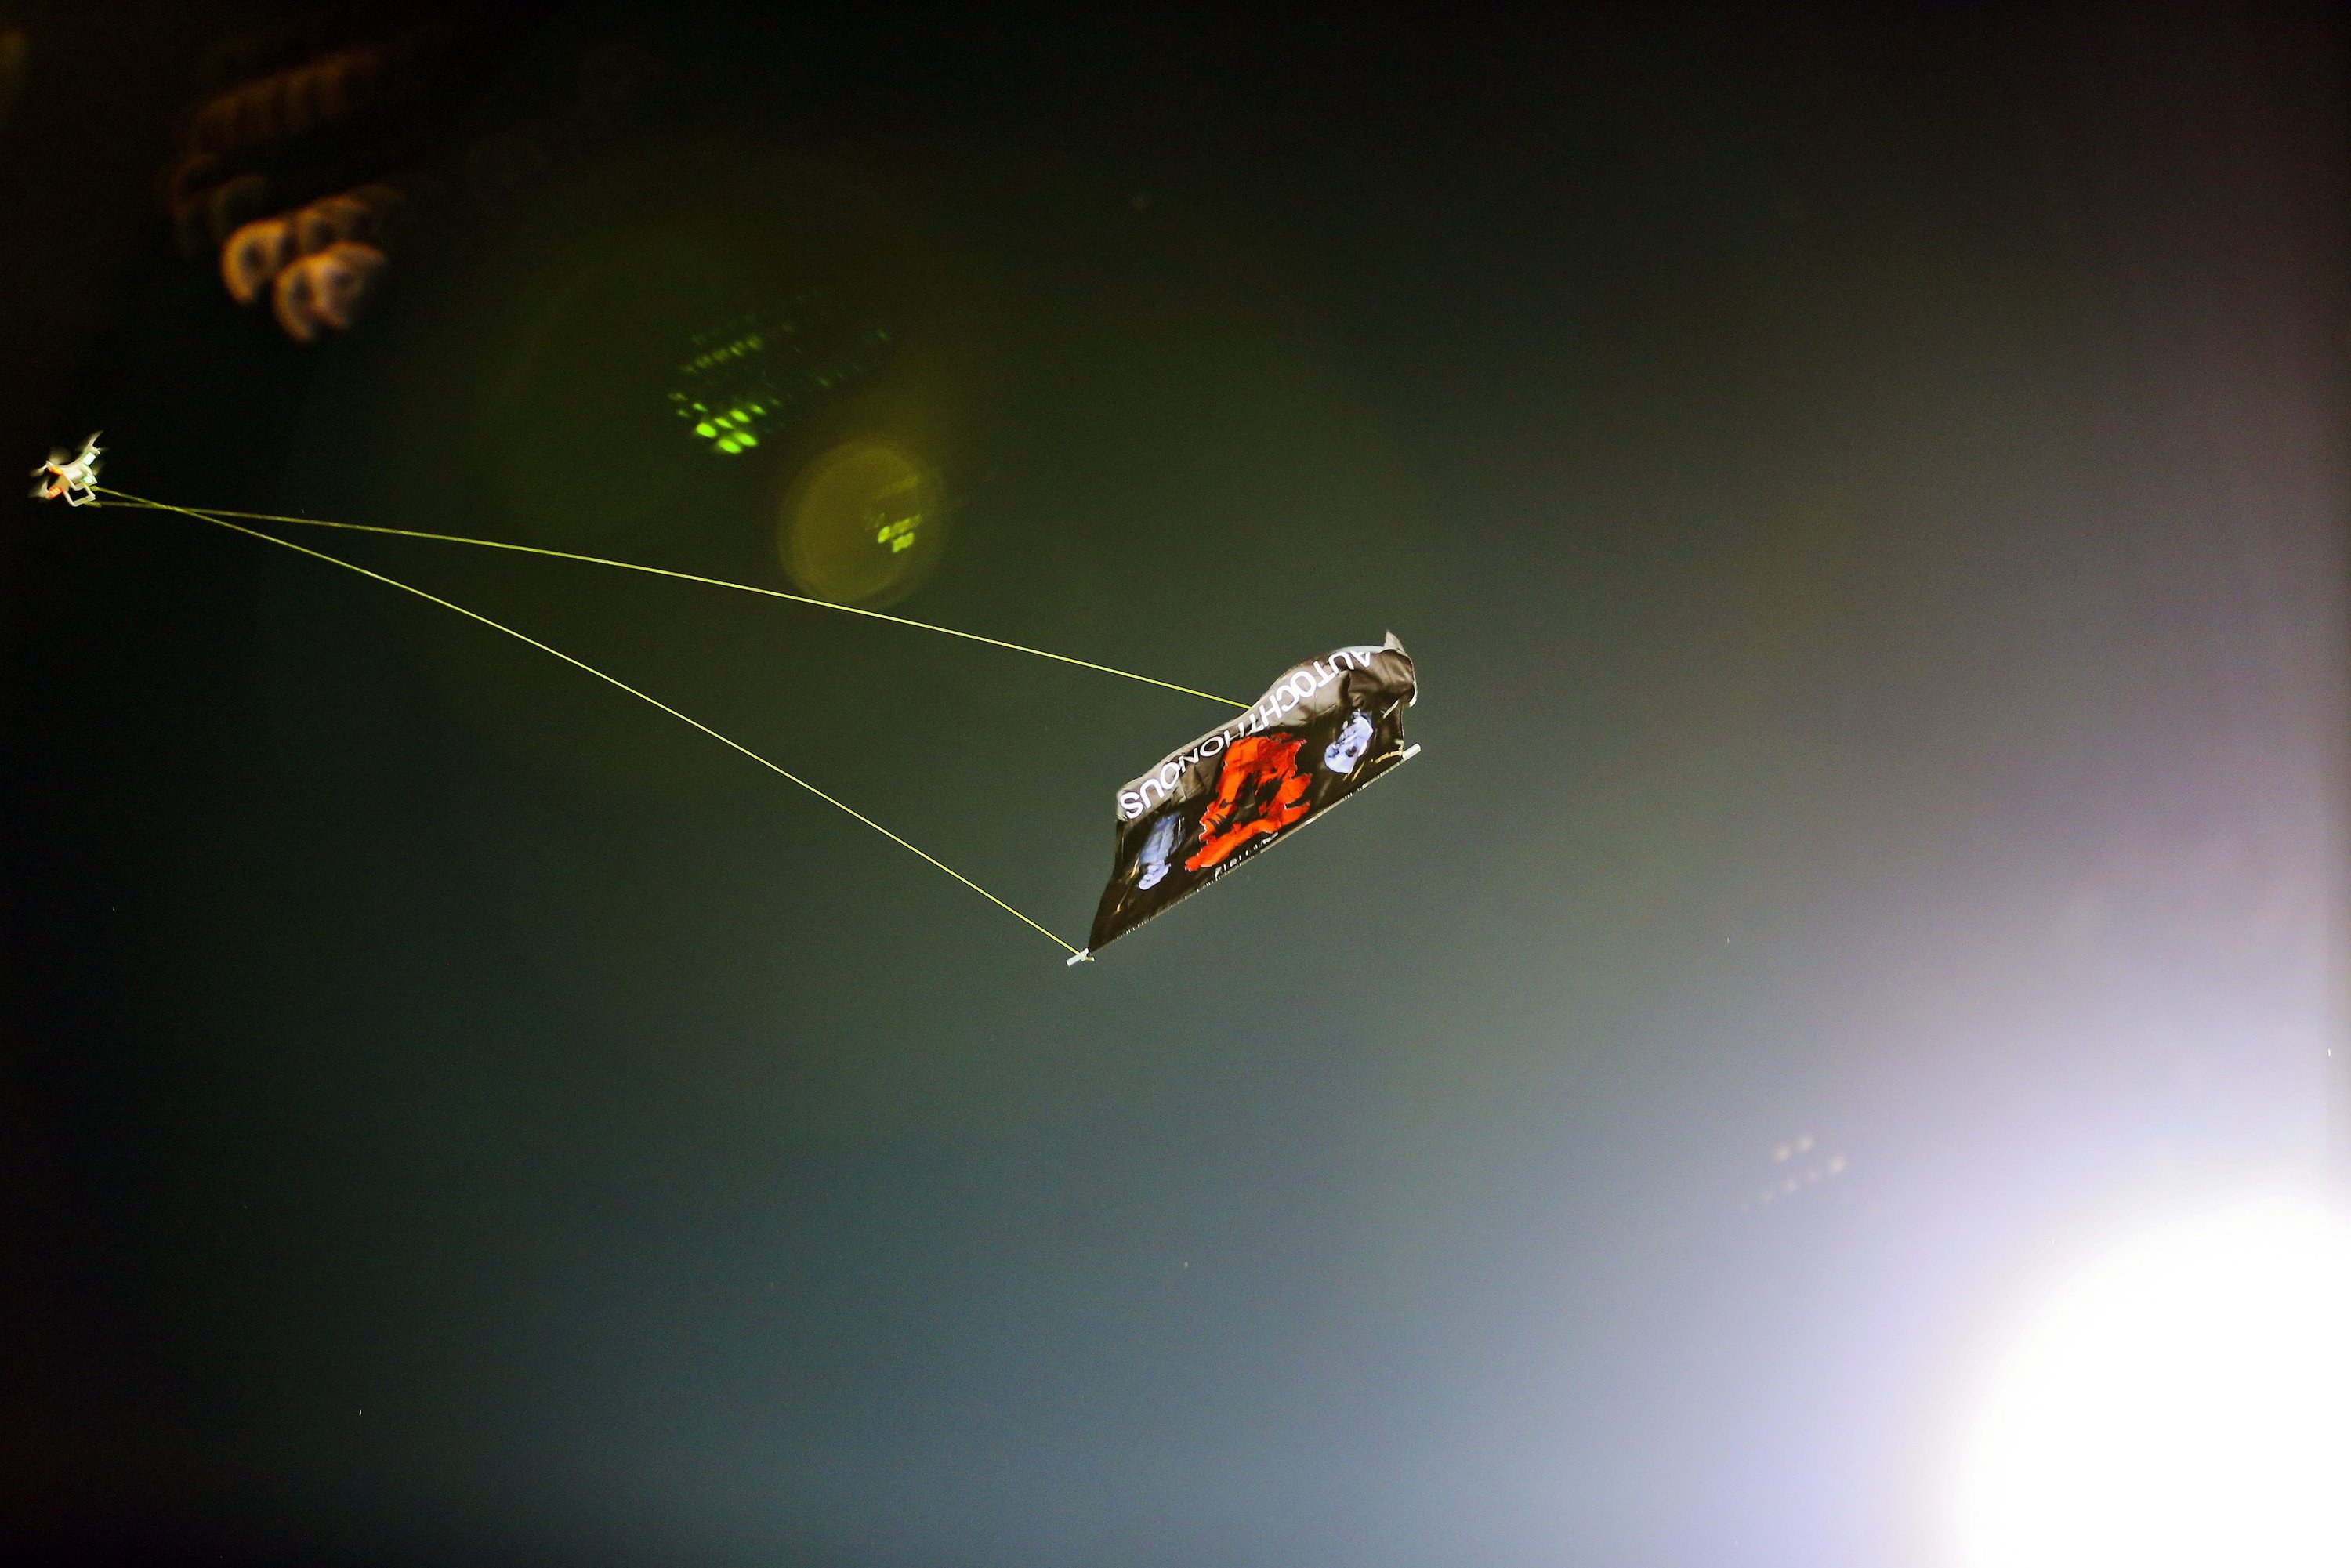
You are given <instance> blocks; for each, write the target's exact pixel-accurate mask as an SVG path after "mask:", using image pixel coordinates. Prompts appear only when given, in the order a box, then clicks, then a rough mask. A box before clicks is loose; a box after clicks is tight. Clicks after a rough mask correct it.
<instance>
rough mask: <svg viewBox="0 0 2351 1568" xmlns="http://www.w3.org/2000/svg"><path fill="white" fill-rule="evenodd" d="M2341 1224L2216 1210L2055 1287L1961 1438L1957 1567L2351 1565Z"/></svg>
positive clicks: (2350, 1345)
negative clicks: (1965, 1433) (1963, 1447)
mask: <svg viewBox="0 0 2351 1568" xmlns="http://www.w3.org/2000/svg"><path fill="white" fill-rule="evenodd" d="M2346 1478H2351V1225H2346V1223H2345V1221H2344V1219H2343V1218H2341V1217H2340V1216H2337V1215H2335V1214H2332V1213H2330V1212H2329V1211H2328V1210H2326V1209H2325V1207H2322V1206H2321V1205H2319V1204H2317V1203H2315V1202H2311V1201H2305V1200H2297V1199H2288V1198H2271V1199H2262V1200H2258V1201H2247V1202H2241V1203H2238V1204H2234V1205H2231V1206H2229V1207H2215V1208H2212V1209H2210V1210H2206V1211H2204V1212H2201V1213H2198V1214H2195V1215H2192V1216H2190V1217H2188V1218H2182V1219H2179V1220H2176V1221H2174V1222H2171V1223H2169V1224H2167V1225H2162V1226H2158V1227H2154V1228H2149V1229H2147V1230H2145V1231H2143V1232H2141V1233H2139V1234H2138V1235H2137V1236H2134V1237H2131V1238H2129V1239H2126V1240H2124V1241H2123V1242H2122V1243H2121V1244H2120V1245H2118V1246H2116V1247H2114V1248H2113V1249H2110V1250H2109V1251H2107V1252H2106V1253H2105V1255H2103V1256H2102V1257H2100V1258H2098V1259H2096V1260H2095V1261H2093V1262H2092V1263H2090V1264H2089V1265H2088V1266H2087V1267H2086V1268H2085V1269H2083V1270H2080V1271H2079V1272H2078V1273H2076V1274H2075V1275H2074V1277H2073V1278H2072V1279H2070V1280H2068V1281H2064V1283H2063V1284H2062V1285H2061V1287H2060V1288H2059V1289H2058V1290H2057V1291H2055V1293H2054V1294H2053V1296H2052V1297H2051V1298H2050V1300H2049V1301H2047V1302H2046V1303H2045V1304H2044V1306H2043V1308H2042V1310H2041V1312H2039V1314H2038V1315H2037V1316H2036V1317H2035V1318H2034V1319H2033V1320H2032V1322H2030V1323H2029V1324H2028V1325H2027V1327H2026V1330H2025V1332H2024V1333H2023V1334H2022V1337H2021V1338H2020V1339H2019V1340H2018V1342H2017V1343H2015V1344H2014V1346H2013V1347H2012V1348H2011V1350H2010V1352H2009V1354H2007V1356H2006V1357H2005V1359H2004V1360H2003V1361H2002V1362H2001V1364H1999V1366H1998V1368H1997V1369H1996V1371H1995V1374H1994V1375H1993V1378H1992V1381H1991V1385H1990V1386H1989V1388H1988V1389H1987V1391H1986V1393H1985V1396H1984V1398H1983V1401H1982V1404H1981V1406H1980V1408H1979V1410H1978V1412H1977V1416H1976V1418H1975V1421H1974V1423H1973V1425H1972V1427H1971V1428H1970V1432H1969V1434H1968V1437H1967V1443H1966V1448H1965V1449H1964V1452H1963V1455H1962V1458H1961V1464H1960V1475H1959V1486H1958V1489H1957V1495H1956V1499H1955V1500H1956V1505H1957V1506H1956V1509H1955V1517H1954V1526H1955V1534H1956V1540H1957V1545H1958V1552H1957V1554H1956V1555H1957V1562H1958V1563H1959V1565H1960V1568H2084V1565H2085V1564H2092V1563H2115V1564H2128V1565H2129V1568H2189V1565H2191V1564H2193V1565H2195V1568H2223V1565H2226V1568H2341V1565H2342V1564H2345V1563H2351V1479H2346Z"/></svg>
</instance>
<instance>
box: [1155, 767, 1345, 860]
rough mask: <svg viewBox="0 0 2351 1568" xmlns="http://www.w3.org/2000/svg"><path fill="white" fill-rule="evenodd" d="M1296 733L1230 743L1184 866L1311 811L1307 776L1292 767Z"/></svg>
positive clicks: (1217, 856) (1219, 855)
mask: <svg viewBox="0 0 2351 1568" xmlns="http://www.w3.org/2000/svg"><path fill="white" fill-rule="evenodd" d="M1301 744H1302V737H1290V738H1281V737H1275V736H1269V735H1253V736H1250V737H1249V738H1247V739H1246V740H1237V741H1235V742H1233V744H1232V748H1231V749H1230V750H1228V751H1227V752H1226V753H1225V765H1224V767H1223V768H1221V769H1220V770H1219V771H1218V772H1217V798H1216V800H1214V801H1212V802H1211V803H1210V804H1209V806H1208V809H1207V812H1206V813H1204V814H1203V815H1202V816H1201V818H1200V848H1199V852H1197V853H1196V854H1194V855H1193V856H1191V857H1190V858H1189V859H1187V860H1186V861H1185V862H1184V869H1185V870H1186V871H1206V870H1207V869H1208V868H1209V867H1210V866H1213V865H1217V864H1219V863H1221V862H1223V861H1224V860H1225V859H1226V858H1227V857H1228V856H1229V855H1230V854H1231V853H1232V852H1234V851H1235V850H1237V849H1238V848H1240V847H1241V846H1242V845H1243V844H1245V843H1247V842H1249V841H1250V840H1251V839H1259V838H1270V837H1271V836H1272V835H1273V834H1275V833H1278V832H1280V831H1281V830H1282V829H1284V828H1286V827H1288V826H1290V823H1292V822H1294V821H1298V820H1299V819H1300V818H1301V817H1303V816H1304V815H1306V813H1307V812H1308V811H1309V810H1311V807H1309V806H1308V805H1307V804H1306V799H1305V797H1306V791H1307V790H1308V789H1311V788H1312V787H1313V783H1314V780H1313V779H1312V777H1311V775H1308V774H1304V773H1301V772H1299V771H1298V748H1299V747H1300V746H1301Z"/></svg>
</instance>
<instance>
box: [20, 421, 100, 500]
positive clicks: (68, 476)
mask: <svg viewBox="0 0 2351 1568" xmlns="http://www.w3.org/2000/svg"><path fill="white" fill-rule="evenodd" d="M102 434H105V433H104V432H103V431H97V430H93V431H91V432H90V433H89V440H88V441H85V442H83V443H82V444H81V451H80V453H79V454H78V455H76V456H74V457H73V458H71V459H68V457H67V456H66V455H65V453H64V451H63V450H62V449H52V450H51V451H50V453H49V460H48V461H47V463H44V464H42V465H40V466H39V467H38V468H36V469H34V470H33V477H34V478H36V479H38V480H39V481H40V483H39V484H37V485H36V486H33V498H34V499H35V500H37V501H54V500H56V499H57V497H60V496H63V497H65V498H66V505H67V506H68V507H86V506H88V505H89V503H90V502H92V501H95V500H97V499H98V497H97V495H96V491H97V488H98V455H99V451H100V450H102V449H101V448H100V447H99V444H98V438H99V436H100V435H102Z"/></svg>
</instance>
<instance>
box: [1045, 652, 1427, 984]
mask: <svg viewBox="0 0 2351 1568" xmlns="http://www.w3.org/2000/svg"><path fill="white" fill-rule="evenodd" d="M1418 695H1419V685H1418V682H1417V679H1416V676H1415V674H1414V673H1413V667H1412V656H1411V655H1410V654H1408V653H1405V651H1404V644H1403V643H1398V642H1397V641H1396V640H1395V635H1394V634H1393V633H1391V634H1390V635H1389V637H1388V640H1387V642H1386V643H1384V645H1381V646H1376V647H1362V648H1341V649H1339V650H1338V651H1337V652H1335V653H1326V654H1324V655H1323V656H1322V658H1319V659H1310V660H1308V661H1307V662H1306V663H1305V664H1293V665H1291V666H1290V668H1289V669H1288V670H1285V671H1284V672H1282V676H1281V678H1280V680H1278V681H1276V682H1274V683H1273V685H1270V686H1269V687H1267V688H1266V693H1265V695H1264V696H1262V697H1260V698H1259V699H1258V702H1257V705H1256V706H1253V707H1251V708H1250V709H1249V711H1248V712H1246V713H1244V714H1242V715H1240V716H1238V717H1237V718H1234V719H1232V720H1230V721H1228V723H1226V724H1224V725H1222V726H1220V727H1217V728H1216V729H1212V730H1210V731H1209V732H1208V733H1207V734H1206V735H1204V736H1202V737H1199V738H1198V739H1197V740H1195V741H1193V742H1192V743H1191V744H1190V745H1189V746H1186V747H1183V748H1182V749H1181V750H1178V751H1172V752H1169V753H1168V754H1167V756H1166V757H1165V758H1163V759H1162V760H1161V762H1160V764H1159V766H1158V767H1156V768H1153V769H1152V770H1151V771H1150V772H1148V773H1145V774H1144V775H1143V776H1142V777H1141V778H1139V779H1134V780H1132V781H1131V782H1130V783H1128V785H1127V786H1126V788H1124V789H1121V790H1120V791H1119V792H1118V805H1117V812H1118V861H1117V863H1116V864H1115V865H1113V867H1112V869H1111V878H1110V885H1109V886H1108V887H1106V888H1104V889H1102V906H1101V907H1100V908H1099V909H1097V910H1096V911H1095V912H1094V927H1093V934H1092V936H1091V937H1090V938H1089V939H1088V942H1087V953H1093V952H1098V951H1100V950H1101V949H1102V947H1104V946H1107V945H1109V944H1110V943H1112V942H1113V941H1115V940H1117V939H1118V938H1119V937H1121V936H1124V935H1125V934H1126V933H1127V932H1129V931H1132V930H1134V928H1135V927H1136V926H1138V925H1142V924H1143V923H1144V921H1146V920H1148V919H1150V918H1151V917H1152V916H1153V915H1156V914H1158V913H1159V912H1160V911H1161V910H1163V909H1165V908H1166V907H1167V906H1168V905H1169V904H1174V903H1175V902H1176V901H1177V900H1178V899H1181V898H1183V897H1184V896H1186V894H1192V893H1196V892H1198V891H1199V890H1200V889H1201V888H1204V887H1206V886H1207V885H1208V883H1212V882H1214V881H1216V880H1217V878H1218V877H1220V876H1223V875H1224V874H1225V873H1228V872H1230V871H1232V870H1233V869H1234V868H1235V867H1237V866H1238V865H1240V864H1242V863H1243V862H1246V861H1248V860H1249V858H1250V857H1251V856H1253V855H1255V854H1257V853H1258V852H1260V851H1261V850H1263V849H1264V848H1265V847H1266V846H1267V845H1268V844H1270V843H1272V842H1274V841H1276V840H1277V839H1282V838H1287V837H1288V836H1289V835H1290V834H1291V833H1293V832H1295V831H1298V830H1299V829H1300V828H1302V827H1304V826H1305V825H1306V824H1307V823H1309V822H1311V821H1313V820H1314V819H1315V818H1316V817H1318V816H1320V815H1321V814H1322V812H1323V811H1325V810H1328V809H1329V808H1331V807H1332V806H1335V805H1337V804H1338V803H1339V802H1340V801H1342V800H1345V799H1346V798H1347V797H1348V796H1350V795H1353V793H1354V792H1355V791H1356V790H1358V789H1362V788H1363V787H1364V785H1366V784H1369V783H1370V782H1371V781H1372V780H1373V779H1377V778H1378V777H1379V776H1380V775H1381V774H1383V773H1385V772H1386V771H1387V770H1388V769H1389V768H1393V767H1395V765H1396V764H1397V763H1399V762H1402V761H1403V760H1404V759H1405V758H1407V757H1410V756H1411V755H1412V754H1413V753H1414V752H1415V751H1417V750H1419V749H1420V748H1419V747H1409V748H1407V747H1405V743H1404V710H1405V708H1407V707H1410V706H1412V704H1413V702H1414V700H1415V699H1416V697H1417V696H1418ZM1079 956H1080V957H1083V956H1086V954H1080V955H1079ZM1076 961H1077V960H1076V959H1074V958H1073V959H1071V963H1075V962H1076Z"/></svg>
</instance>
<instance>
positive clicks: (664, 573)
mask: <svg viewBox="0 0 2351 1568" xmlns="http://www.w3.org/2000/svg"><path fill="white" fill-rule="evenodd" d="M90 488H92V489H93V490H96V491H97V492H98V493H99V495H101V496H110V497H113V498H114V499H115V500H116V501H117V502H119V503H122V504H126V505H129V506H134V507H155V508H157V509H159V510H162V511H166V512H173V511H179V510H181V509H182V508H180V507H167V506H164V505H163V503H162V502H161V501H150V500H148V499H146V498H145V497H141V496H132V495H127V494H125V493H124V492H122V491H120V490H110V489H108V488H107V487H106V486H102V485H93V486H90ZM197 515H198V516H201V517H211V518H214V520H218V519H220V518H223V517H244V518H246V519H247V520H248V521H251V522H256V523H298V524H300V525H301V526H302V527H304V528H342V529H345V530H347V531H349V532H351V533H358V534H390V535H392V536H393V537H394V538H403V539H433V540H434V541H436V542H438V543H441V544H444V545H478V546H480V547H481V548H482V549H503V550H513V551H516V552H517V553H518V554H521V555H543V556H552V557H553V558H555V559H558V560H577V561H585V562H586V563H587V564H589V565H590V566H611V567H618V568H619V569H620V570H622V571H642V572H646V573H649V574H650V575H652V576H654V577H670V578H675V579H676V580H678V581H680V582H699V583H702V584H704V585H705V586H706V587H710V588H731V589H733V590H735V591H737V593H757V594H760V595H763V596H765V597H767V598H768V599H782V600H788V601H790V602H792V603H794V604H813V605H815V606H816V607H817V608H818V609H820V610H837V611H839V612H841V614H843V615H862V616H864V617H865V618H866V619H867V620H869V621H887V622H890V623H891V624H893V625H895V626H912V627H914V628H915V629H917V630H919V631H924V632H939V633H940V634H942V635H944V636H948V637H961V638H963V639H964V640H965V641H966V642H969V643H987V645H988V646H990V647H992V648H1008V649H1010V650H1011V651H1012V652H1014V653H1034V654H1036V655H1037V657H1039V658H1040V659H1051V660H1054V661H1056V662H1057V663H1060V664H1076V665H1078V666H1079V667H1081V668H1082V669H1088V670H1100V671H1101V672H1102V674H1106V675H1123V676H1124V677H1125V678H1126V679H1128V680H1130V681H1141V682H1142V683H1143V684H1144V685H1151V686H1164V687H1165V688H1166V689H1167V690H1169V691H1171V692H1182V693H1183V694H1184V695H1186V696H1194V697H1206V698H1207V699H1208V700H1209V701H1210V702H1212V703H1224V704H1226V705H1227V706H1231V707H1237V708H1246V707H1248V706H1249V704H1247V703H1245V702H1236V701H1235V700H1234V699H1233V698H1231V697H1220V696H1218V695H1217V694H1216V693H1214V692H1204V691H1201V690H1200V689H1199V688H1197V687H1196V686H1179V685H1176V684H1175V682H1174V681H1163V680H1160V679H1159V678H1158V677H1157V676H1155V675H1138V674H1135V673H1134V671H1133V670H1122V669H1119V668H1118V667H1116V666H1115V665H1112V664H1095V663H1094V662H1093V661H1092V659H1073V658H1071V656H1070V655H1069V654H1067V653H1049V652H1047V651H1046V650H1045V649H1043V648H1031V647H1029V645H1028V644H1026V643H1008V642H1006V641H1005V640H1004V639H1003V638H1001V637H987V636H983V635H981V634H980V633H979V632H958V631H956V629H955V628H954V627H952V626H937V625H934V624H933V623H931V622H928V621H910V620H908V619H907V618H906V617H905V616H904V615H886V614H884V613H883V612H881V611H879V610H860V609H859V608H857V606H855V605H853V604H835V603H834V602H833V601H831V600H830V599H811V598H810V597H809V596H808V595H807V594H804V593H786V592H785V591H783V590H781V589H779V588H757V587H754V586H753V585H752V584H750V583H747V582H729V581H727V580H726V579H725V578H723V577H704V576H701V575H700V574H698V573H696V572H691V571H673V570H670V569H669V568H667V567H665V566H644V565H641V564H639V563H638V562H636V561H632V560H611V559H607V558H606V557H603V556H600V555H580V554H579V553H578V552H577V551H573V550H568V549H546V548H545V547H543V546H540V545H518V544H509V543H507V541H506V540H504V539H471V538H465V537H464V536H462V535H459V534H431V533H425V532H423V531H422V530H421V529H417V528H385V527H383V526H381V525H380V524H376V523H330V522H329V521H327V520H326V519H325V518H323V517H277V516H275V515H273V514H271V513H268V512H230V511H221V510H216V509H214V510H206V511H204V512H202V513H199V514H197Z"/></svg>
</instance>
